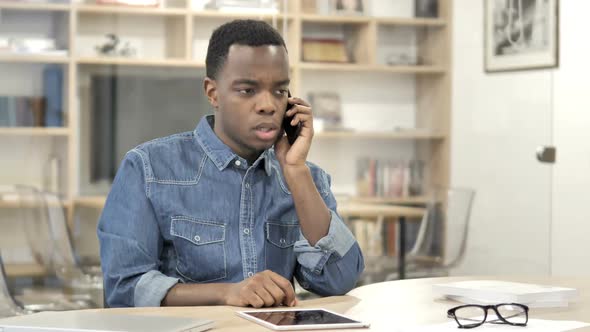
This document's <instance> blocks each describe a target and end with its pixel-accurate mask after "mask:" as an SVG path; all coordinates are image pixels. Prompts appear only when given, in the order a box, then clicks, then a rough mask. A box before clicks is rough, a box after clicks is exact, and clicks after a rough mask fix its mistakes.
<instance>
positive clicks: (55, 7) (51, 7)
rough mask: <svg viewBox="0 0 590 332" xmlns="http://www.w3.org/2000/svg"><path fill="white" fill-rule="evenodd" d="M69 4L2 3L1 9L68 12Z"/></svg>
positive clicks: (0, 4) (0, 3)
mask: <svg viewBox="0 0 590 332" xmlns="http://www.w3.org/2000/svg"><path fill="white" fill-rule="evenodd" d="M70 8H71V7H70V5H69V4H61V3H39V2H12V1H11V2H6V1H0V9H16V10H35V11H64V12H65V11H68V10H70Z"/></svg>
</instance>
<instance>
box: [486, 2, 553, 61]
mask: <svg viewBox="0 0 590 332" xmlns="http://www.w3.org/2000/svg"><path fill="white" fill-rule="evenodd" d="M558 6H559V1H558V0H485V8H484V15H485V23H484V24H485V27H484V34H485V38H484V42H485V48H484V49H485V50H484V52H485V70H486V71H487V72H496V71H512V70H525V69H537V68H551V67H557V65H558V53H559V45H558V23H559V22H558Z"/></svg>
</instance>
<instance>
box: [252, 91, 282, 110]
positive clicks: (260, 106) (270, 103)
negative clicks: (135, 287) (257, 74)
mask: <svg viewBox="0 0 590 332" xmlns="http://www.w3.org/2000/svg"><path fill="white" fill-rule="evenodd" d="M256 111H257V112H258V113H268V114H274V113H275V112H276V111H277V107H276V104H275V100H274V99H273V96H272V94H271V93H262V94H261V95H260V98H259V99H258V101H257V103H256Z"/></svg>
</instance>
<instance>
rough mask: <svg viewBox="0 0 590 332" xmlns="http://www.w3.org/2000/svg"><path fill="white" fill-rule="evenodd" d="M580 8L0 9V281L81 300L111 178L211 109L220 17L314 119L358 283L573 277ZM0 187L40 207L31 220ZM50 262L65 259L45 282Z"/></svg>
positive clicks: (165, 2) (584, 132)
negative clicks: (214, 37) (211, 60)
mask: <svg viewBox="0 0 590 332" xmlns="http://www.w3.org/2000/svg"><path fill="white" fill-rule="evenodd" d="M589 12H590V2H588V1H584V0H566V1H557V0H515V1H510V0H438V1H437V0H434V1H432V0H358V1H344V0H343V1H335V0H334V1H332V0H329V1H328V0H311V1H306V0H275V1H273V0H257V1H249V0H242V1H239V0H236V1H219V0H218V1H216V0H212V1H209V0H153V1H151V0H145V1H143V0H142V1H136V2H135V3H133V2H130V3H125V1H118V0H112V1H110V0H108V1H107V0H104V1H103V0H96V1H94V0H87V1H84V0H80V1H75V2H58V1H55V2H53V1H52V2H41V1H37V0H31V1H29V0H0V161H1V163H0V164H1V165H2V166H1V170H2V172H0V185H1V186H0V187H1V188H3V189H2V193H1V195H2V199H1V200H0V251H1V258H2V263H3V264H2V265H3V270H4V274H5V276H6V284H7V285H8V288H9V289H11V290H12V291H15V292H16V291H19V290H21V289H22V288H23V287H28V286H30V285H36V286H38V287H45V286H46V287H54V286H55V284H59V283H61V282H63V279H64V278H65V279H67V278H69V277H71V275H72V274H73V272H72V273H70V272H71V271H69V270H68V271H65V270H67V268H71V269H72V270H76V269H78V268H79V269H80V270H79V271H78V270H76V271H77V272H76V273H81V274H83V275H84V276H85V277H86V279H85V280H86V282H88V283H90V284H92V285H93V286H95V287H94V288H92V289H90V288H89V290H88V294H91V295H92V296H95V298H100V296H101V290H100V286H101V281H100V258H99V244H98V239H97V236H96V226H97V220H98V218H99V216H100V212H101V210H102V207H103V205H104V202H105V198H106V195H107V194H108V192H109V189H110V186H111V183H112V180H113V178H114V175H115V173H116V170H117V167H118V165H119V163H120V161H121V159H122V158H123V156H124V155H125V153H126V152H127V151H128V150H129V149H131V148H133V147H134V146H136V145H138V144H140V143H142V142H145V141H148V140H151V139H153V138H157V137H162V136H166V135H170V134H173V133H177V132H183V131H190V130H193V129H194V128H195V126H196V124H197V123H198V121H199V119H200V118H201V117H202V116H205V115H207V114H213V110H212V108H211V106H210V105H209V104H208V101H207V99H206V98H205V96H204V94H203V89H202V81H203V78H204V77H205V67H204V58H205V55H206V49H207V42H208V38H209V36H210V34H211V32H212V31H213V29H214V28H215V27H217V26H219V25H220V24H222V23H224V22H228V21H231V20H233V19H237V18H253V19H261V20H264V21H266V22H268V23H269V24H271V25H273V26H274V27H276V29H277V30H278V31H279V32H280V33H281V34H282V35H283V37H284V39H285V41H286V44H287V48H288V50H289V58H290V59H289V60H290V66H291V70H290V74H291V79H292V82H291V86H290V90H291V92H292V93H293V95H296V96H300V97H301V98H303V99H306V100H308V101H310V102H311V104H312V108H313V110H314V115H315V120H314V126H315V129H316V132H315V135H314V139H313V145H312V149H311V152H310V155H309V157H308V160H309V161H311V162H313V163H315V164H317V165H319V166H320V167H322V168H323V169H324V170H326V171H327V172H328V173H329V174H330V176H331V180H332V188H331V189H332V191H333V193H334V194H335V196H336V198H337V201H338V204H339V207H340V208H341V209H342V210H341V211H340V210H339V211H340V212H341V214H342V216H343V218H344V219H345V221H346V222H347V225H348V226H349V228H350V229H351V231H352V232H353V233H354V234H355V236H356V238H357V241H358V242H359V244H360V245H361V248H362V250H363V253H364V256H365V261H366V271H365V273H364V274H363V276H362V278H361V280H360V281H359V285H361V284H363V285H364V284H371V283H377V282H382V281H386V280H398V279H401V278H426V277H439V276H463V275H490V276H516V275H518V276H522V275H531V276H579V277H587V276H589V275H590V265H589V264H587V263H586V262H587V254H584V253H585V252H586V253H587V252H589V251H590V244H589V242H588V241H587V234H590V226H588V225H587V224H586V222H587V220H588V216H589V215H590V214H589V212H588V211H587V210H585V209H582V208H583V207H584V206H586V199H585V198H584V197H586V192H587V188H588V185H589V184H590V175H589V174H590V172H588V167H589V166H590V153H589V151H590V146H589V145H590V139H588V138H589V137H588V136H589V135H590V134H589V133H590V131H589V130H588V128H590V115H588V112H587V111H586V110H587V109H589V106H590V101H589V100H588V98H587V91H586V90H587V89H586V86H587V84H586V82H585V81H586V78H587V77H589V76H590V65H589V64H588V63H586V61H587V59H589V58H590V46H589V45H588V43H586V42H584V39H583V38H581V37H580V34H581V31H584V30H585V29H584V27H587V26H588V24H589V23H588V22H589V21H588V20H587V18H586V16H585V15H586V14H587V13H589ZM582 62H584V63H582ZM14 186H23V187H26V188H29V189H30V188H33V189H34V190H36V191H37V192H40V193H46V194H48V195H42V196H43V198H42V199H40V200H39V201H37V202H41V203H42V204H41V205H39V206H43V208H42V210H43V211H31V210H35V208H34V207H35V206H38V205H35V204H30V203H31V202H30V201H27V200H26V199H25V201H23V200H22V199H21V198H22V197H21V198H18V196H17V195H15V194H14V193H11V190H13V189H14ZM36 197H37V196H36ZM35 199H39V197H37V198H35ZM37 210H38V209H37ZM47 211H50V213H47ZM584 211H586V212H584ZM48 215H49V216H51V217H48ZM55 215H57V217H55ZM400 219H402V220H403V225H404V226H403V229H401V228H400ZM56 224H59V225H63V226H64V228H61V227H60V226H56ZM56 229H59V230H60V231H56ZM401 233H403V236H400V234H401ZM401 247H403V248H401ZM401 251H403V253H404V254H403V258H404V259H403V260H404V262H403V264H405V270H404V271H403V275H400V273H402V272H400V269H399V266H400V255H399V253H400V252H401ZM55 253H58V254H57V255H61V256H63V255H65V256H68V257H69V258H63V257H62V260H64V261H68V262H69V263H63V265H60V266H61V268H62V269H61V270H60V269H59V268H55V264H54V263H52V262H53V260H54V258H53V256H52V255H55ZM64 253H66V254H64ZM69 255H71V256H69ZM61 256H60V257H61ZM63 266H66V267H67V268H66V269H65V270H64V268H63ZM64 271H65V272H64ZM301 296H312V295H309V294H302V295H301Z"/></svg>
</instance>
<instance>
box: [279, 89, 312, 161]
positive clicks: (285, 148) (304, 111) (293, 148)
mask: <svg viewBox="0 0 590 332" xmlns="http://www.w3.org/2000/svg"><path fill="white" fill-rule="evenodd" d="M288 102H289V104H293V107H292V108H291V109H290V110H289V111H287V114H286V116H293V120H292V121H291V125H293V126H296V125H297V124H298V123H301V132H300V133H299V136H298V137H297V139H296V140H295V143H293V145H290V144H289V141H288V140H287V136H284V135H283V136H281V137H279V139H278V140H277V141H276V143H275V153H276V155H277V159H278V160H279V163H280V164H281V167H282V168H283V169H285V168H288V167H298V166H305V161H306V160H307V154H308V153H309V149H310V147H311V141H312V139H313V114H312V112H311V105H310V104H308V103H307V102H306V101H304V100H303V99H300V98H289V101H288Z"/></svg>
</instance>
